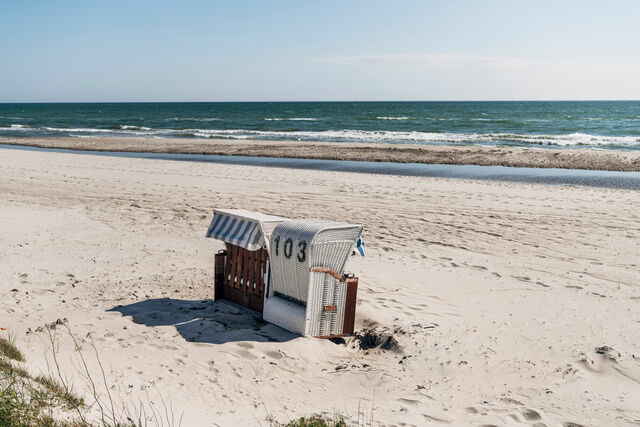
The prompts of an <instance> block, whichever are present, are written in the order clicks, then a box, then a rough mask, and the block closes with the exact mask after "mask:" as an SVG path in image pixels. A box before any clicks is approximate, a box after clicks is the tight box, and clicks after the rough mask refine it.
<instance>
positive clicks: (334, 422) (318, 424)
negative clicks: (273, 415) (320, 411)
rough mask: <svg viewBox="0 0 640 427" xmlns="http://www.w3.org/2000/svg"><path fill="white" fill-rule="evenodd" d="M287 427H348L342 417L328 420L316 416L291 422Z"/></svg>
mask: <svg viewBox="0 0 640 427" xmlns="http://www.w3.org/2000/svg"><path fill="white" fill-rule="evenodd" d="M286 427H347V423H346V422H345V421H344V420H343V419H342V418H341V417H336V418H327V417H322V416H319V415H314V416H311V417H301V418H298V419H296V420H293V421H290V422H289V423H288V424H286Z"/></svg>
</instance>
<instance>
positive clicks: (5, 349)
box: [0, 337, 24, 362]
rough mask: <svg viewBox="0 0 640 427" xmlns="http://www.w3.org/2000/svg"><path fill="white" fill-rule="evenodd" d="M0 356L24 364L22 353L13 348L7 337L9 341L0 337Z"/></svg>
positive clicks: (10, 340) (11, 341) (13, 345)
mask: <svg viewBox="0 0 640 427" xmlns="http://www.w3.org/2000/svg"><path fill="white" fill-rule="evenodd" d="M0 356H5V357H8V358H9V359H11V360H16V361H18V362H24V356H23V355H22V352H21V351H20V350H19V349H18V347H16V346H15V344H14V343H13V340H12V339H11V337H9V339H7V338H5V337H0Z"/></svg>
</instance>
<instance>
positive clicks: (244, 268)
mask: <svg viewBox="0 0 640 427" xmlns="http://www.w3.org/2000/svg"><path fill="white" fill-rule="evenodd" d="M242 252H243V253H242V273H241V274H238V276H239V277H242V279H243V281H242V294H243V295H247V291H248V289H249V285H248V283H247V271H248V266H249V251H248V250H246V249H243V250H242Z"/></svg>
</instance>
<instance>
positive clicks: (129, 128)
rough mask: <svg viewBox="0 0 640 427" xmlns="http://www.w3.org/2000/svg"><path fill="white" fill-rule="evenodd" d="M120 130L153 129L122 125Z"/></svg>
mask: <svg viewBox="0 0 640 427" xmlns="http://www.w3.org/2000/svg"><path fill="white" fill-rule="evenodd" d="M120 129H124V130H151V128H148V127H144V126H134V125H120Z"/></svg>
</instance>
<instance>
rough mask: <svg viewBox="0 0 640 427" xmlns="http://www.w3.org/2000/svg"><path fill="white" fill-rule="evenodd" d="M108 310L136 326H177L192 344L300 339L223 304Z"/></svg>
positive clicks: (158, 303)
mask: <svg viewBox="0 0 640 427" xmlns="http://www.w3.org/2000/svg"><path fill="white" fill-rule="evenodd" d="M107 311H115V312H119V313H121V314H122V315H123V316H130V317H131V320H132V321H133V322H134V323H137V324H140V325H146V326H149V327H156V326H175V328H176V330H177V331H178V333H179V334H180V335H182V337H184V339H185V340H187V341H190V342H199V343H209V344H223V343H227V342H236V341H258V342H268V341H273V342H285V341H289V340H292V339H294V338H298V337H299V336H298V335H296V334H293V333H290V332H288V331H285V330H284V329H282V328H279V327H278V326H275V325H273V324H271V323H267V322H265V321H264V320H262V319H261V318H260V317H259V316H258V315H254V314H253V313H251V312H250V311H249V310H246V309H243V308H242V307H237V306H235V305H232V304H229V303H226V302H223V301H213V300H181V299H172V298H155V299H148V300H144V301H139V302H136V303H133V304H128V305H119V306H116V307H113V308H111V309H109V310H107Z"/></svg>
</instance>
